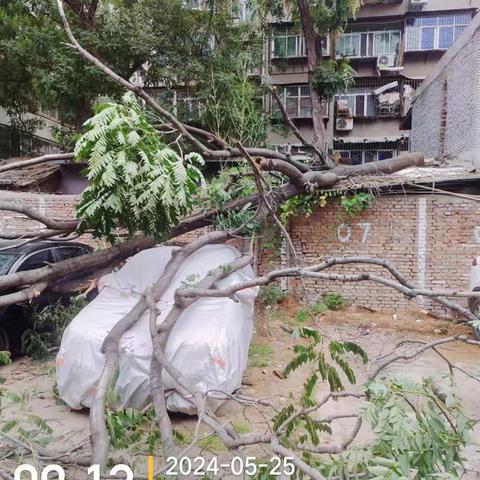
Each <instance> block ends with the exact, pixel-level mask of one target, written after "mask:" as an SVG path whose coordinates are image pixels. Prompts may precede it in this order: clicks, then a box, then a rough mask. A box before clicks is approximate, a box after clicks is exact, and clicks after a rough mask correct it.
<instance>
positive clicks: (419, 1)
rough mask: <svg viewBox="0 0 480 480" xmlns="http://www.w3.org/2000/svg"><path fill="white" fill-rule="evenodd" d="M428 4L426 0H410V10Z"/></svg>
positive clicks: (418, 8)
mask: <svg viewBox="0 0 480 480" xmlns="http://www.w3.org/2000/svg"><path fill="white" fill-rule="evenodd" d="M427 4H428V0H410V10H422V9H423V7H425V6H426V5H427Z"/></svg>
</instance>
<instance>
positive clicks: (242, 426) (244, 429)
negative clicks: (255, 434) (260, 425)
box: [232, 422, 252, 435]
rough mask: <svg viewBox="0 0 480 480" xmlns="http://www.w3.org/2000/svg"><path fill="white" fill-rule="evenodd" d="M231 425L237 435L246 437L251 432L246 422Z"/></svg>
mask: <svg viewBox="0 0 480 480" xmlns="http://www.w3.org/2000/svg"><path fill="white" fill-rule="evenodd" d="M232 424H233V428H234V429H235V431H236V432H237V433H238V434H239V435H246V434H247V433H250V432H251V431H252V427H251V426H250V425H249V424H248V423H246V422H233V423H232Z"/></svg>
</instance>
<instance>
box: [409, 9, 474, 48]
mask: <svg viewBox="0 0 480 480" xmlns="http://www.w3.org/2000/svg"><path fill="white" fill-rule="evenodd" d="M471 18H472V17H471V15H470V14H466V15H464V14H462V15H440V16H432V17H430V16H429V17H417V18H410V19H409V20H408V23H409V24H408V25H407V29H406V35H407V45H406V50H407V51H416V50H420V51H421V50H446V49H447V48H450V47H451V46H452V45H453V43H454V42H455V40H456V39H457V38H458V37H459V36H460V34H461V33H462V32H463V31H464V30H465V28H466V27H467V25H468V24H469V22H470V20H471Z"/></svg>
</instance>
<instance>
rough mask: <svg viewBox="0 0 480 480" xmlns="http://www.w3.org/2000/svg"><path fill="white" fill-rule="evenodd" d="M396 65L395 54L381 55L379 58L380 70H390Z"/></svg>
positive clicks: (378, 65)
mask: <svg viewBox="0 0 480 480" xmlns="http://www.w3.org/2000/svg"><path fill="white" fill-rule="evenodd" d="M394 66H395V54H388V55H387V54H386V55H379V56H378V58H377V68H378V69H379V70H388V69H389V68H391V67H394Z"/></svg>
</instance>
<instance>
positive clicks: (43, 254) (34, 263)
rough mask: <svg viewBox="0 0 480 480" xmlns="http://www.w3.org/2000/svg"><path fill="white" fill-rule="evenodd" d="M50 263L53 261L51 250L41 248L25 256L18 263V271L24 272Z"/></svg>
mask: <svg viewBox="0 0 480 480" xmlns="http://www.w3.org/2000/svg"><path fill="white" fill-rule="evenodd" d="M50 263H55V259H54V258H53V253H52V250H51V249H48V250H42V251H40V252H35V253H32V254H31V255H30V256H29V257H27V258H26V259H25V260H24V261H23V263H22V264H21V265H20V268H19V269H18V271H19V272H25V271H27V270H35V269H36V268H42V267H45V266H47V265H48V264H50Z"/></svg>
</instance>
